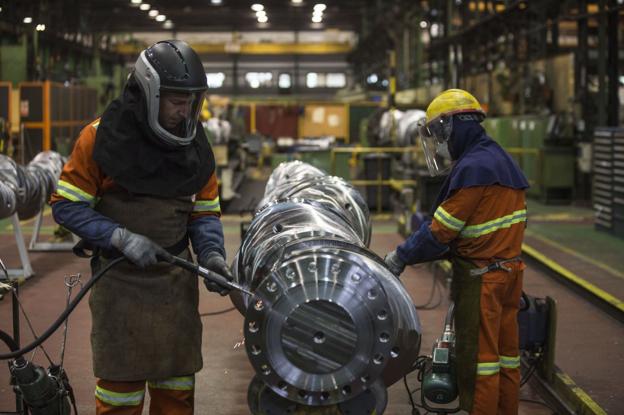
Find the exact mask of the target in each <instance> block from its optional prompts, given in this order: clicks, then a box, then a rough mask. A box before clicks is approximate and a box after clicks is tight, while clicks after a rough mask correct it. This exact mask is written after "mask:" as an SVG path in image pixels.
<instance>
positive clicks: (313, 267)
mask: <svg viewBox="0 0 624 415" xmlns="http://www.w3.org/2000/svg"><path fill="white" fill-rule="evenodd" d="M308 271H310V272H316V262H310V263H309V264H308Z"/></svg>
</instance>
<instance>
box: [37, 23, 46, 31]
mask: <svg viewBox="0 0 624 415" xmlns="http://www.w3.org/2000/svg"><path fill="white" fill-rule="evenodd" d="M36 29H37V32H43V31H44V30H45V25H44V24H38V25H37V27H36Z"/></svg>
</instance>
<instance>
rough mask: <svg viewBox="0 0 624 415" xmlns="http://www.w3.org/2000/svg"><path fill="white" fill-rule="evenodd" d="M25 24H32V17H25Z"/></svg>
mask: <svg viewBox="0 0 624 415" xmlns="http://www.w3.org/2000/svg"><path fill="white" fill-rule="evenodd" d="M24 23H26V24H28V23H32V17H24Z"/></svg>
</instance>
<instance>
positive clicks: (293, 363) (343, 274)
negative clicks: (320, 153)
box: [232, 161, 421, 405]
mask: <svg viewBox="0 0 624 415" xmlns="http://www.w3.org/2000/svg"><path fill="white" fill-rule="evenodd" d="M370 236H371V222H370V215H369V211H368V207H367V206H366V203H365V201H364V199H363V198H362V196H361V195H360V193H359V192H358V191H357V190H356V189H355V188H353V187H352V186H351V185H350V184H348V183H347V182H346V181H344V180H343V179H341V178H338V177H332V176H327V175H326V174H325V173H323V172H322V171H321V170H319V169H317V168H315V167H312V166H310V165H307V164H305V163H302V162H299V161H295V162H288V163H282V164H281V165H280V166H278V168H277V169H276V170H275V171H274V172H273V174H272V175H271V178H270V179H269V182H268V184H267V188H266V193H265V198H264V199H263V201H262V202H261V206H260V207H259V209H258V211H257V212H256V214H255V216H254V218H253V221H252V223H251V225H250V226H249V229H248V231H247V233H246V234H245V237H244V239H243V241H242V244H241V248H240V250H239V252H238V254H237V256H236V258H235V260H234V264H233V271H234V275H235V280H236V281H237V282H238V283H239V284H240V285H242V286H243V287H245V288H246V289H249V290H250V291H252V292H253V293H254V297H253V298H252V297H250V296H248V295H245V294H242V293H233V294H232V300H233V302H234V304H236V306H237V308H238V309H239V311H240V312H241V313H242V314H243V315H244V316H245V328H244V330H245V346H246V350H247V354H248V356H249V359H250V361H251V363H252V365H253V367H254V369H255V370H256V372H257V375H258V376H259V377H260V378H261V379H262V381H264V382H265V383H266V384H267V385H268V386H269V387H270V388H271V390H273V391H274V392H275V393H276V394H278V395H280V396H282V397H284V398H287V399H289V400H291V401H294V402H297V403H301V404H306V405H330V404H336V403H341V402H344V401H348V400H350V399H353V398H355V397H357V396H358V395H359V394H361V393H362V392H364V391H366V390H368V389H371V388H372V387H373V384H375V386H378V385H379V384H381V385H382V386H383V387H388V386H390V385H391V384H393V383H394V382H396V381H397V380H399V379H400V378H401V377H402V376H403V375H404V374H405V373H406V372H408V371H409V370H410V369H411V368H412V365H413V363H414V361H415V360H416V357H417V355H418V351H419V348H420V333H421V327H420V322H419V319H418V315H417V313H416V309H415V307H414V304H413V302H412V300H411V298H410V297H409V295H408V293H407V291H406V290H405V288H404V287H403V285H402V283H401V282H400V280H399V279H398V278H397V277H396V276H394V275H393V274H392V273H391V272H390V271H389V270H388V268H387V267H386V266H385V264H384V262H383V260H382V259H381V258H379V257H378V256H377V255H375V254H374V253H373V252H372V251H370V250H369V249H368V244H369V242H370Z"/></svg>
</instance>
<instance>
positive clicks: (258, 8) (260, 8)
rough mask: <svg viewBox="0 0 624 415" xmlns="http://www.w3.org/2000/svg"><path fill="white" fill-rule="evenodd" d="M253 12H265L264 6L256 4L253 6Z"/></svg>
mask: <svg viewBox="0 0 624 415" xmlns="http://www.w3.org/2000/svg"><path fill="white" fill-rule="evenodd" d="M251 10H253V11H255V12H259V11H260V10H264V6H263V5H262V4H260V3H255V4H252V5H251Z"/></svg>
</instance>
